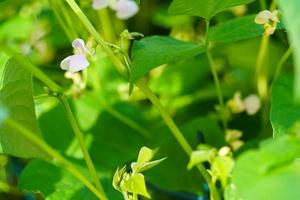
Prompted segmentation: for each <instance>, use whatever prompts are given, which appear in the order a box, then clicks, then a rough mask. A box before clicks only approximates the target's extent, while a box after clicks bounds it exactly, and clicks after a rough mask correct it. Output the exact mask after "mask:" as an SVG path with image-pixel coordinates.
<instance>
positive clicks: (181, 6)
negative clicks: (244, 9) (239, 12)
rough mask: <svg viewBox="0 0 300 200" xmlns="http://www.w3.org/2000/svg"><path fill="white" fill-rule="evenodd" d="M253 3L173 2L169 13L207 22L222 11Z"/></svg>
mask: <svg viewBox="0 0 300 200" xmlns="http://www.w3.org/2000/svg"><path fill="white" fill-rule="evenodd" d="M200 1H201V2H200ZM253 1H255V0H222V1H220V0H174V1H173V2H172V4H171V6H170V7H169V12H170V13H171V14H176V15H191V16H198V17H203V18H206V19H208V20H209V19H211V18H212V17H213V16H214V15H216V14H217V13H219V12H221V11H223V10H226V9H228V8H231V7H234V6H238V5H242V4H248V3H251V2H253Z"/></svg>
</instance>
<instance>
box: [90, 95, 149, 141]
mask: <svg viewBox="0 0 300 200" xmlns="http://www.w3.org/2000/svg"><path fill="white" fill-rule="evenodd" d="M90 95H91V97H92V98H93V100H94V101H96V102H97V103H98V104H99V105H100V106H101V107H102V108H103V109H104V110H105V111H107V112H108V113H109V114H111V115H112V116H114V117H115V118H116V119H118V120H119V121H121V122H123V123H124V124H126V125H127V126H129V127H130V128H132V129H133V130H136V131H137V132H138V133H140V134H141V135H142V136H143V137H145V138H147V139H150V138H151V133H150V132H149V131H148V130H147V129H145V128H144V127H142V126H140V125H139V124H138V123H136V122H135V121H133V120H132V119H130V118H128V117H127V116H125V115H123V114H122V113H120V112H119V111H117V110H115V109H114V108H112V107H111V106H109V105H108V104H106V103H104V102H103V101H101V100H100V99H99V98H98V97H97V96H95V95H94V94H92V93H90Z"/></svg>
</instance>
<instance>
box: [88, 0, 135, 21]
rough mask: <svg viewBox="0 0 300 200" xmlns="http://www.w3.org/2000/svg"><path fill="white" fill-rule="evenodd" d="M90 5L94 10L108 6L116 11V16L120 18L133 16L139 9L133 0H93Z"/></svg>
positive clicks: (124, 18)
mask: <svg viewBox="0 0 300 200" xmlns="http://www.w3.org/2000/svg"><path fill="white" fill-rule="evenodd" d="M92 7H93V8H94V9H95V10H100V9H104V8H107V7H110V8H111V9H113V10H115V11H116V15H117V17H118V18H119V19H122V20H126V19H129V18H131V17H133V16H134V15H135V14H137V13H138V11H139V6H138V5H137V3H136V2H135V1H133V0H93V3H92Z"/></svg>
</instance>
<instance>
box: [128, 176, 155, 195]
mask: <svg viewBox="0 0 300 200" xmlns="http://www.w3.org/2000/svg"><path fill="white" fill-rule="evenodd" d="M124 187H125V189H126V191H128V192H131V193H134V194H139V195H142V196H145V197H147V198H151V197H150V194H149V193H148V191H147V188H146V182H145V177H144V175H143V174H141V173H137V174H133V175H131V176H130V178H129V179H128V180H127V181H125V184H124Z"/></svg>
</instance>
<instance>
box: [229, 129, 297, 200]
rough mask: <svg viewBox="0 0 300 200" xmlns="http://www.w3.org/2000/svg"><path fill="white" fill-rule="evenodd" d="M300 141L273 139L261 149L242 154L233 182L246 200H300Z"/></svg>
mask: <svg viewBox="0 0 300 200" xmlns="http://www.w3.org/2000/svg"><path fill="white" fill-rule="evenodd" d="M299 156H300V140H299V138H296V137H293V136H289V135H286V136H283V137H280V138H278V139H276V140H273V139H270V140H268V141H265V142H263V143H262V144H261V147H260V149H258V150H250V151H247V152H246V153H244V154H242V155H241V156H240V157H239V158H238V160H237V162H236V166H235V168H234V170H233V177H232V183H233V184H234V185H235V186H236V188H237V193H238V194H239V196H240V198H242V199H244V200H252V199H255V200H265V199H272V200H281V199H298V198H299V197H300V191H299V190H298V189H297V188H299V187H300V168H299V167H300V166H299V162H298V161H296V159H297V158H298V157H299Z"/></svg>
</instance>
